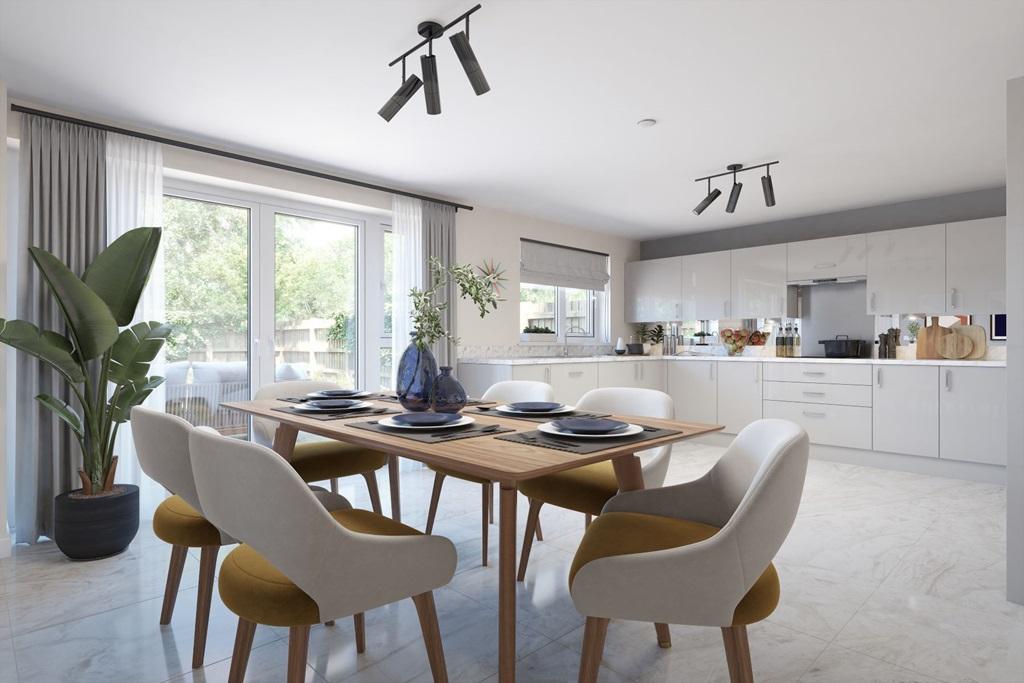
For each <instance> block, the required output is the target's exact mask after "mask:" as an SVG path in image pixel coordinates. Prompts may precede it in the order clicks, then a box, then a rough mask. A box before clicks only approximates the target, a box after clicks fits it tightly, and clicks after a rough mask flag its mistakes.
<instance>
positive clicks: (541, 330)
mask: <svg viewBox="0 0 1024 683" xmlns="http://www.w3.org/2000/svg"><path fill="white" fill-rule="evenodd" d="M554 333H555V331H554V330H553V329H551V328H550V327H548V326H547V325H527V326H526V327H524V328H523V334H554Z"/></svg>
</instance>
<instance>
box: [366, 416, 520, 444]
mask: <svg viewBox="0 0 1024 683" xmlns="http://www.w3.org/2000/svg"><path fill="white" fill-rule="evenodd" d="M348 426H349V427H355V428H356V429H365V430H366V431H368V432H377V433H378V434H387V435H388V436H400V437H402V438H403V439H410V440H412V441H419V442H420V443H443V442H446V441H459V440H460V439H471V438H473V437H475V436H494V435H495V434H504V433H506V432H514V431H515V430H514V429H512V428H511V427H501V426H499V425H485V424H475V425H472V426H470V427H451V428H449V429H439V430H436V431H433V430H431V431H422V432H420V431H413V430H404V429H391V428H389V427H384V426H381V425H379V424H377V421H376V420H373V421H371V422H357V423H355V424H350V425H348Z"/></svg>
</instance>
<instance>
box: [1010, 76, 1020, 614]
mask: <svg viewBox="0 0 1024 683" xmlns="http://www.w3.org/2000/svg"><path fill="white" fill-rule="evenodd" d="M1006 100H1007V107H1006V126H1007V130H1006V325H1007V329H1006V346H1007V350H1006V351H1007V360H1006V372H1007V386H1008V387H1009V388H1008V391H1007V397H1006V409H1007V411H1008V412H1009V415H1010V417H1011V419H1009V420H1007V423H1008V434H1007V440H1006V443H1007V444H1008V446H1009V447H1008V450H1007V453H1006V576H1007V582H1006V584H1007V585H1006V596H1007V599H1009V600H1012V601H1013V602H1017V603H1021V604H1024V422H1022V421H1021V420H1020V416H1021V415H1024V268H1022V267H1021V264H1022V263H1024V78H1015V79H1013V80H1012V81H1009V82H1008V83H1007V88H1006Z"/></svg>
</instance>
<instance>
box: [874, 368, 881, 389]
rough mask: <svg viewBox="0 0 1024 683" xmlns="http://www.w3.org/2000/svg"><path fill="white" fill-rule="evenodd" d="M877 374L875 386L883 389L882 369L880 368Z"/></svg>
mask: <svg viewBox="0 0 1024 683" xmlns="http://www.w3.org/2000/svg"><path fill="white" fill-rule="evenodd" d="M875 372H876V374H875V384H877V385H878V386H879V387H881V386H882V368H878V370H876V371H875Z"/></svg>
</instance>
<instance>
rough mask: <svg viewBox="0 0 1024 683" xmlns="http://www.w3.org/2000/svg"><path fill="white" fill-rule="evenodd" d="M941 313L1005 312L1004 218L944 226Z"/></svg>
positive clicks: (983, 219)
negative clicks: (944, 274)
mask: <svg viewBox="0 0 1024 683" xmlns="http://www.w3.org/2000/svg"><path fill="white" fill-rule="evenodd" d="M922 310H923V309H922ZM943 310H945V312H946V313H949V314H952V315H964V314H977V313H1005V312H1006V217H1005V216H999V217H997V218H982V219H980V220H976V221H962V222H960V223H947V224H946V305H945V306H944V307H943Z"/></svg>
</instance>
